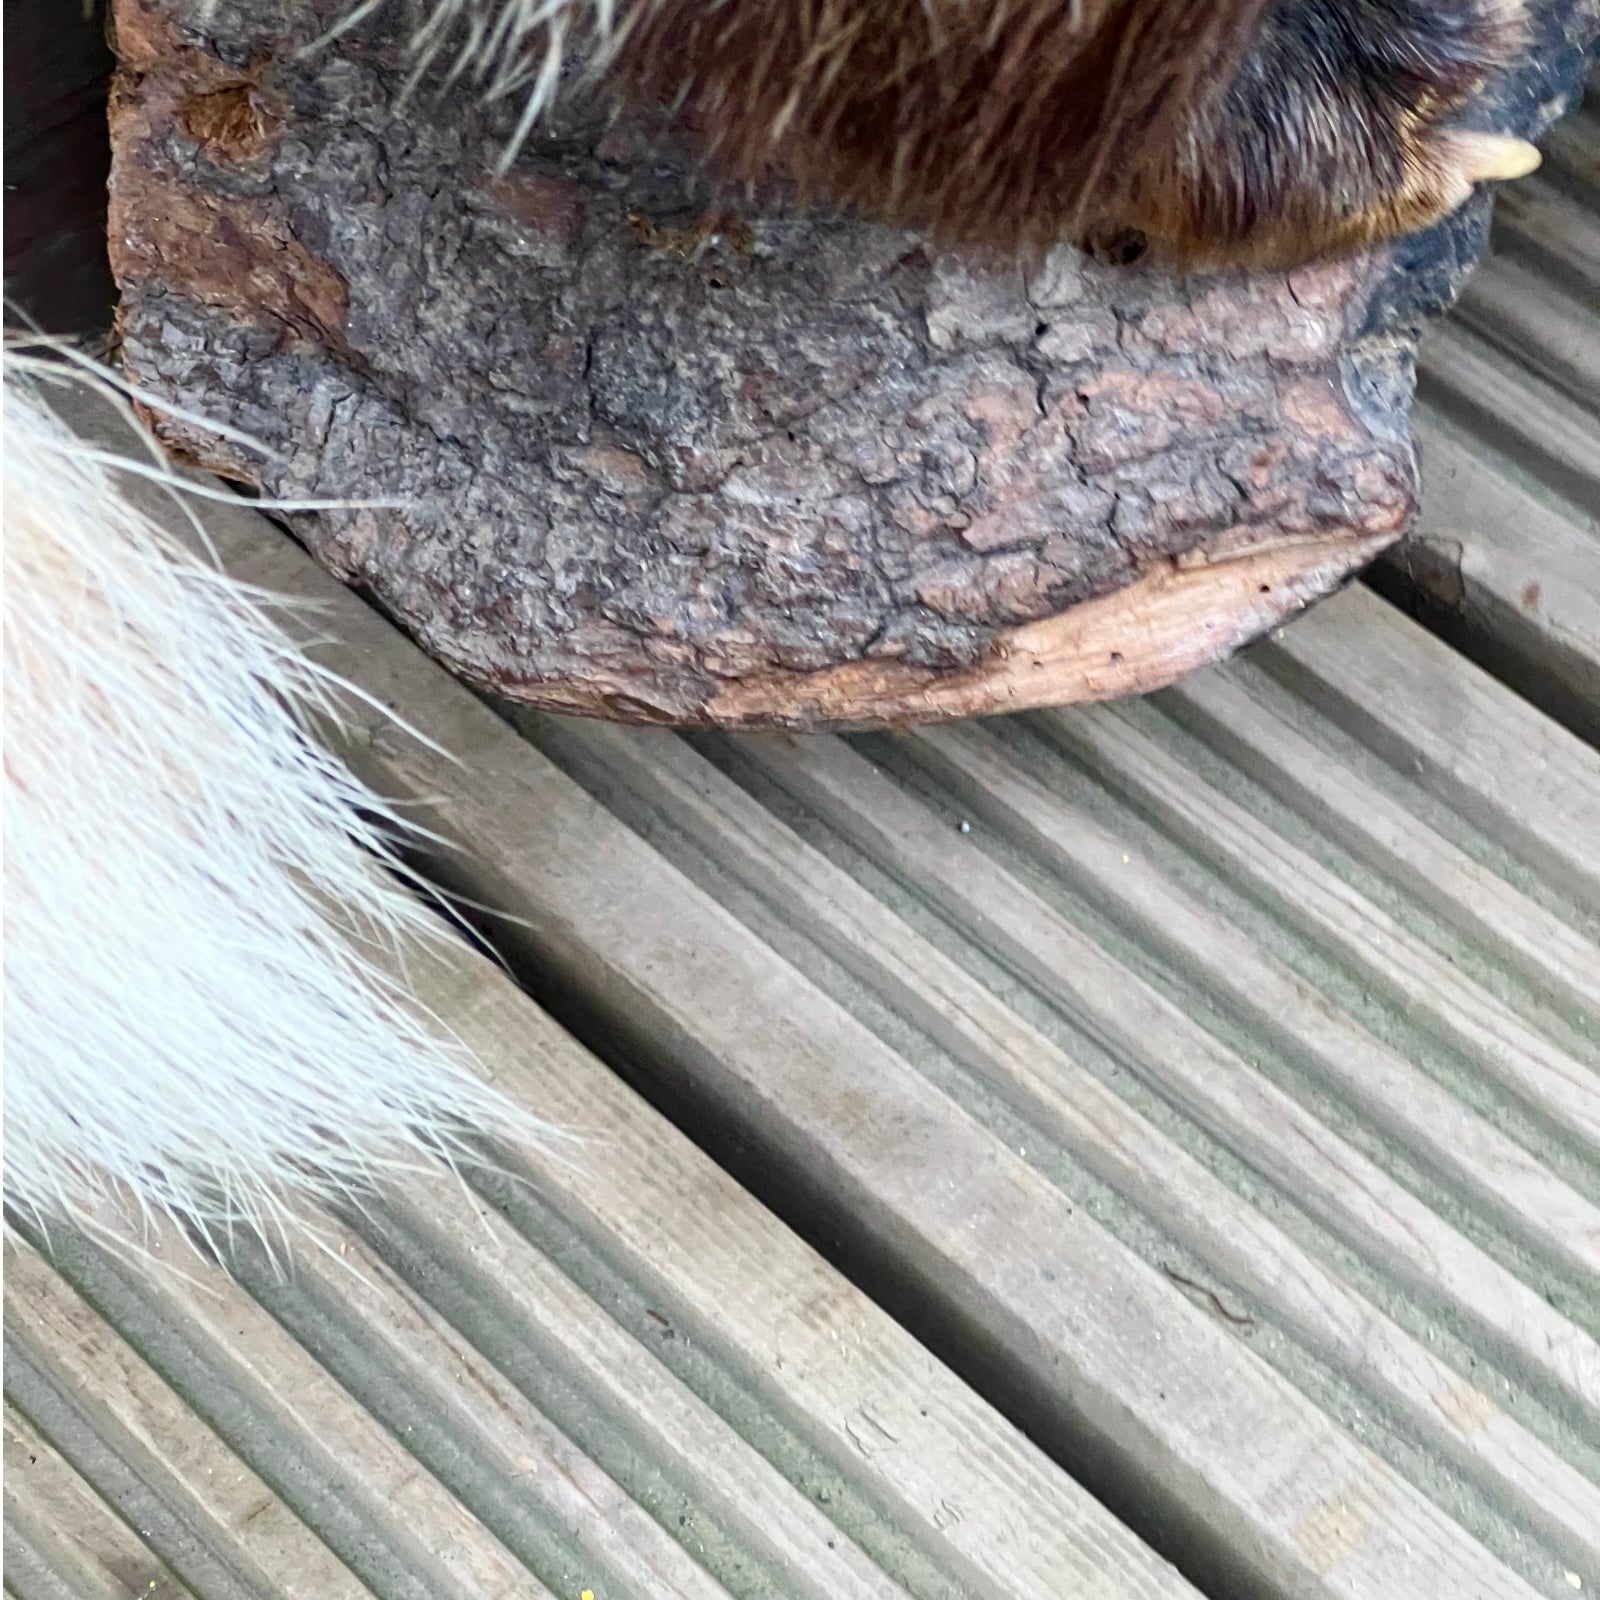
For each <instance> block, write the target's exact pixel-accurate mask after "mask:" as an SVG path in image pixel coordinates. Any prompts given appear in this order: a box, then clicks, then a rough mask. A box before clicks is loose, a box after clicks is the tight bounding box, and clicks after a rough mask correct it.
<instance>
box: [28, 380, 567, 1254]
mask: <svg viewBox="0 0 1600 1600" xmlns="http://www.w3.org/2000/svg"><path fill="white" fill-rule="evenodd" d="M4 364H5V365H4V516H5V558H4V559H5V596H4V605H5V809H4V823H5V847H6V883H5V888H6V902H5V1021H4V1031H5V1080H4V1100H5V1107H4V1109H5V1179H4V1183H5V1198H6V1201H7V1204H8V1206H10V1207H11V1208H13V1209H14V1211H19V1212H20V1213H21V1214H22V1216H23V1217H25V1218H26V1219H28V1220H29V1221H30V1222H32V1223H35V1224H38V1223H44V1224H46V1225H47V1224H48V1222H49V1220H50V1219H52V1218H60V1217H67V1218H73V1219H78V1220H89V1219H94V1220H95V1224H96V1225H97V1226H107V1225H109V1226H112V1227H113V1228H120V1227H122V1226H123V1225H124V1224H136V1223H137V1222H138V1220H139V1218H140V1216H141V1214H143V1215H152V1214H158V1213H164V1214H167V1215H169V1216H172V1217H174V1218H176V1219H178V1220H179V1221H180V1222H182V1223H185V1224H187V1225H189V1226H191V1227H198V1228H199V1229H201V1230H205V1231H208V1232H209V1231H212V1230H215V1229H217V1228H219V1227H221V1228H231V1227H233V1226H235V1225H237V1224H240V1223H242V1224H244V1225H246V1226H251V1227H254V1228H255V1229H256V1230H258V1231H260V1232H262V1233H266V1232H267V1231H268V1229H269V1228H270V1229H271V1230H273V1231H274V1232H275V1231H276V1230H277V1229H278V1228H280V1227H281V1226H282V1225H283V1224H284V1222H285V1221H286V1220H288V1219H290V1218H291V1217H296V1216H302V1215H303V1214H304V1207H303V1206H300V1205H296V1203H295V1202H296V1201H303V1200H305V1199H307V1198H310V1199H320V1200H326V1199H330V1198H334V1197H336V1196H338V1195H341V1194H343V1193H345V1192H346V1191H348V1190H349V1189H351V1188H352V1186H357V1185H361V1184H364V1183H365V1182H367V1181H368V1180H370V1179H372V1178H373V1177H375V1176H377V1175H379V1174H381V1173H382V1172H383V1171H384V1170H385V1169H387V1168H390V1167H393V1166H395V1165H396V1164H400V1165H404V1164H407V1163H410V1162H414V1161H415V1160H417V1159H418V1158H420V1157H421V1156H423V1155H424V1154H425V1153H426V1154H428V1155H436V1154H438V1153H440V1152H441V1151H442V1152H443V1153H445V1154H446V1155H447V1156H448V1155H451V1154H453V1153H458V1152H459V1151H461V1150H462V1149H463V1148H464V1147H463V1146H462V1145H461V1144H460V1143H459V1138H458V1130H459V1129H461V1128H463V1127H464V1126H467V1125H471V1126H473V1127H475V1128H478V1129H482V1130H487V1131H490V1132H496V1133H509V1134H514V1135H519V1136H528V1135H530V1134H533V1133H535V1132H538V1131H541V1130H539V1129H538V1128H537V1126H536V1125H535V1124H533V1122H532V1120H531V1119H528V1118H525V1117H523V1116H522V1115H521V1114H520V1113H519V1112H518V1111H517V1110H516V1109H514V1108H513V1107H512V1106H511V1105H510V1104H509V1103H508V1102H507V1101H505V1100H503V1099H502V1098H501V1097H500V1095H499V1094H498V1093H496V1092H495V1091H493V1090H492V1089H491V1088H490V1087H489V1086H488V1085H487V1084H486V1083H484V1082H483V1081H482V1080H481V1078H480V1077H479V1076H478V1075H477V1074H476V1072H475V1071H474V1067H473V1063H472V1061H471V1059H470V1057H469V1055H468V1053H467V1052H466V1050H465V1049H464V1047H462V1046H460V1045H459V1044H457V1043H455V1042H453V1041H452V1040H450V1039H449V1038H447V1037H446V1036H445V1035H444V1033H443V1032H442V1030H441V1029H440V1028H439V1027H438V1026H437V1025H435V1024H434V1023H432V1022H431V1021H430V1020H429V1019H428V1018H427V1017H426V1016H424V1015H423V1014H422V1013H421V1011H420V1010H419V1008H418V1007H417V1006H416V1005H415V1004H414V1003H413V1001H412V999H411V997H410V996H409V995H408V993H407V992H406V989H405V987H404V984H403V980H402V979H401V978H400V977H398V976H397V974H398V973H400V972H403V970H404V965H405V963H404V960H403V959H397V958H399V957H402V956H403V953H404V951H405V950H406V948H408V947H410V948H411V949H413V951H414V950H415V949H416V948H417V946H418V945H419V944H422V945H427V944H430V943H434V942H436V941H438V940H439V939H440V938H441V937H442V936H443V935H444V929H443V925H442V924H441V923H440V922H439V921H438V920H437V919H436V917H435V915H434V913H433V911H432V910H430V909H429V908H428V907H427V906H426V905H425V904H424V903H423V902H422V901H421V900H420V899H418V898H417V897H416V896H415V895H413V894H412V893H410V892H408V890H407V889H406V888H405V887H403V886H402V884H401V883H400V882H399V881H397V873H398V872H399V869H400V862H399V858H398V855H397V853H396V852H397V840H400V839H402V838H403V837H404V836H405V835H406V834H407V832H408V827H407V824H406V823H404V822H403V821H402V819H401V818H400V817H399V816H398V815H397V814H396V813H395V811H394V810H393V809H392V808H391V807H389V806H386V805H385V804H384V803H383V802H382V801H381V800H380V799H379V798H378V797H377V796H376V795H375V794H373V793H372V792H371V791H370V790H368V789H367V788H366V787H364V786H363V785H362V784H361V783H359V782H358V781H357V780H356V779H355V778H354V777H353V776H352V775H351V773H350V772H349V771H348V770H347V769H346V768H345V767H344V766H343V765H342V764H341V763H340V762H339V761H338V760H337V759H336V758H335V757H334V756H333V755H331V754H330V753H329V752H328V750H327V749H326V748H324V747H323V746H322V745H321V744H320V743H319V742H318V741H317V739H316V738H315V737H314V736H313V735H312V733H311V731H310V730H311V728H312V726H313V725H314V723H315V722H316V720H317V719H319V718H326V717H330V716H336V715H337V711H338V701H339V698H340V696H341V694H342V693H344V692H345V691H344V689H343V687H342V686H341V685H340V684H339V683H338V682H337V681H336V680H335V679H333V678H332V677H331V676H330V675H329V674H328V673H327V672H326V671H325V670H323V669H322V668H321V667H319V666H318V665H317V664H316V663H315V662H314V661H313V660H312V659H311V658H310V657H309V656H308V655H307V654H306V653H305V651H304V650H303V649H302V648H300V647H299V646H298V645H297V644H296V643H295V642H293V640H292V639H291V638H290V636H289V634H288V633H287V632H286V631H284V629H283V627H282V626H281V625H280V623H279V620H278V618H277V617H275V616H274V615H273V612H272V603H271V602H270V601H269V599H268V597H267V596H265V595H263V594H261V593H259V592H257V591H255V590H253V589H251V588H249V587H246V586H245V585H243V584H241V583H239V582H237V581H235V580H233V579H231V578H230V577H228V576H227V575H226V574H225V573H224V572H222V571H221V570H219V568H218V567H217V566H216V565H215V564H213V563H212V562H210V561H208V560H206V559H205V558H204V556H203V555H201V554H197V553H195V552H194V551H192V550H191V549H189V548H187V547H186V545H185V544H184V543H183V542H181V541H180V540H179V539H177V538H176V537H174V536H173V535H172V534H170V533H169V532H167V531H165V530H164V529H163V528H162V527H161V526H160V525H159V524H158V523H157V522H156V521H155V520H153V519H152V517H151V516H150V515H149V514H148V513H147V512H146V511H145V510H143V509H141V506H140V504H139V503H138V502H137V500H136V498H135V497H134V496H133V495H131V494H130V492H129V486H130V484H131V483H135V482H138V481H140V479H150V478H154V479H156V480H157V481H158V482H160V483H163V484H166V485H168V492H171V493H174V494H179V495H181V494H183V493H186V492H188V491H185V490H184V489H183V488H182V487H181V482H180V480H178V479H176V478H175V477H173V475H172V473H171V471H170V469H168V468H166V467H165V466H164V465H162V464H161V459H160V456H159V453H158V452H157V451H156V450H155V449H154V447H153V445H152V447H151V457H150V458H149V459H146V460H143V461H140V460H138V459H135V458H133V457H131V456H130V457H129V458H127V459H125V460H124V459H119V458H117V457H115V456H111V455H107V454H106V453H104V452H102V451H100V450H99V449H97V448H95V447H94V446H92V445H90V444H88V443H86V442H85V441H84V440H83V439H81V438H79V437H78V436H77V435H75V434H74V433H73V432H72V431H71V430H70V429H69V428H68V427H67V425H66V424H65V423H64V422H63V421H62V420H61V419H60V417H59V416H58V415H57V414H56V412H55V411H54V410H53V409H52V407H51V406H50V404H49V399H48V396H49V392H50V391H51V390H52V388H53V387H54V386H57V385H60V384H62V383H67V382H71V383H79V384H82V383H85V382H88V383H90V384H92V385H94V386H97V387H100V388H103V389H104V388H107V387H108V383H109V379H108V378H106V377H104V376H101V375H98V374H95V373H94V372H92V371H89V372H87V373H86V371H85V367H84V365H83V363H82V362H81V360H80V362H79V363H78V364H77V365H76V366H68V367H63V366H62V365H61V364H59V363H56V362H48V361H45V360H41V359H38V358H35V357H33V356H29V355H24V354H19V353H18V352H17V351H16V350H15V349H9V350H7V352H6V354H5V357H4ZM130 420H131V419H130ZM145 437H146V440H147V442H148V436H147V435H146V436H145ZM144 488H145V492H146V493H148V492H149V485H148V483H146V484H145V485H144ZM107 1218H109V1219H111V1220H110V1222H109V1224H108V1223H107V1221H106V1219H107Z"/></svg>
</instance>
